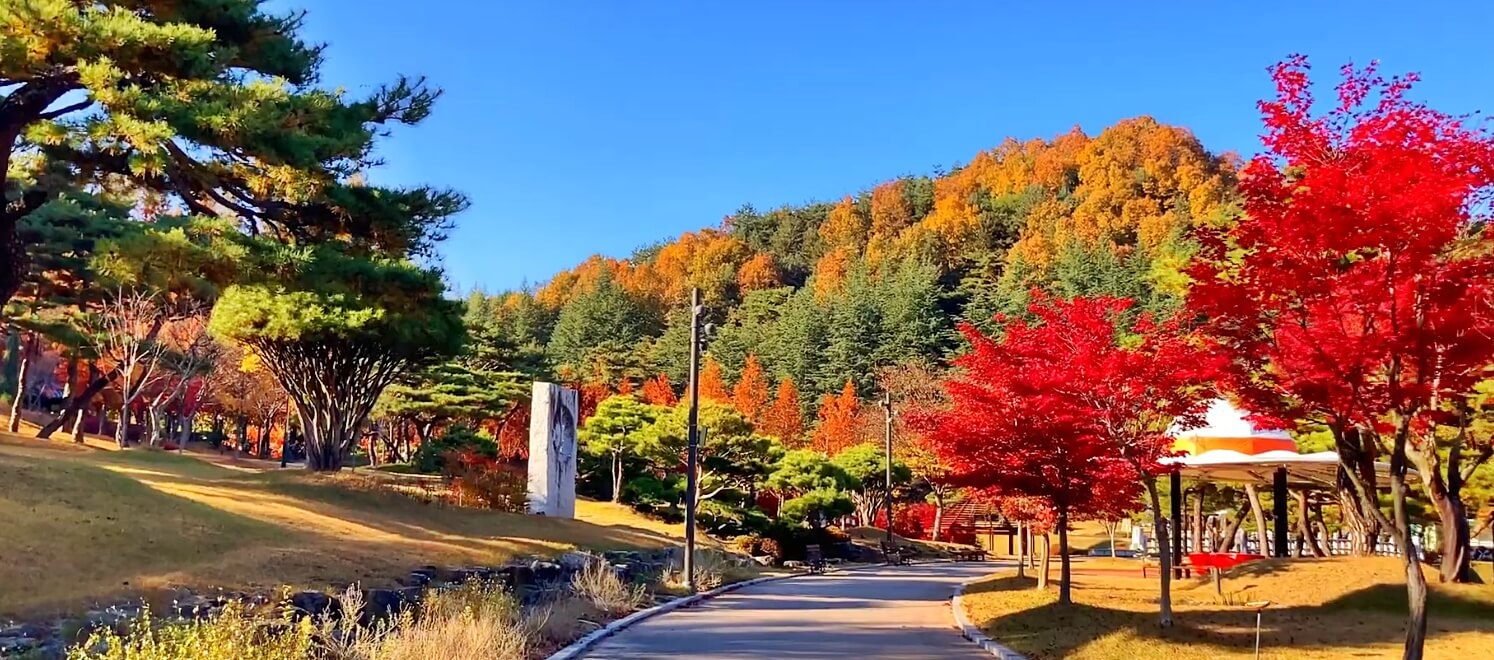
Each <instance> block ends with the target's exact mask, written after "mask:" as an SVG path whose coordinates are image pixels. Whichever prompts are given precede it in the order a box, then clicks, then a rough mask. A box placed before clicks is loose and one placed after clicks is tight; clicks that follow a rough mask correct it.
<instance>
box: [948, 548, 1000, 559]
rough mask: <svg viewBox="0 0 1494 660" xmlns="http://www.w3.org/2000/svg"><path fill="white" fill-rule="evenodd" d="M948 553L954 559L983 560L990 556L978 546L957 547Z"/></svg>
mask: <svg viewBox="0 0 1494 660" xmlns="http://www.w3.org/2000/svg"><path fill="white" fill-rule="evenodd" d="M949 554H950V556H951V557H952V558H953V559H954V560H955V561H985V560H987V559H990V558H991V555H990V553H988V552H986V549H985V548H980V547H970V548H958V549H956V550H953V551H951V552H950V553H949Z"/></svg>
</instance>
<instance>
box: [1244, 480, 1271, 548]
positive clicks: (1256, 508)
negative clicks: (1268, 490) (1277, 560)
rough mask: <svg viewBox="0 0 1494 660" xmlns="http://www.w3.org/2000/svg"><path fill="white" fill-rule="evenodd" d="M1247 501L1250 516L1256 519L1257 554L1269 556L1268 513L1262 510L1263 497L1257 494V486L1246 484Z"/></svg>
mask: <svg viewBox="0 0 1494 660" xmlns="http://www.w3.org/2000/svg"><path fill="white" fill-rule="evenodd" d="M1245 499H1246V500H1248V501H1249V503H1250V515H1251V516H1252V517H1253V518H1255V536H1256V539H1257V541H1256V549H1255V551H1256V553H1257V554H1260V555H1267V556H1269V555H1270V554H1271V553H1269V552H1266V511H1265V509H1262V508H1261V495H1260V493H1258V492H1256V490H1255V484H1245Z"/></svg>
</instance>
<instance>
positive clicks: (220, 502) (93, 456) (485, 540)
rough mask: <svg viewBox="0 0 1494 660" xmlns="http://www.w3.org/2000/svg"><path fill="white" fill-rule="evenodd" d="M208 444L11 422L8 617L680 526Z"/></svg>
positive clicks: (345, 577) (362, 574) (671, 539)
mask: <svg viewBox="0 0 1494 660" xmlns="http://www.w3.org/2000/svg"><path fill="white" fill-rule="evenodd" d="M202 458H203V457H200V456H197V455H194V454H193V453H191V452H189V453H188V454H187V455H185V456H183V455H179V454H175V453H167V452H161V451H149V450H130V451H101V450H99V449H93V448H89V447H84V446H78V445H74V444H73V443H71V442H70V441H63V442H38V441H35V440H32V439H30V438H25V437H21V436H15V435H10V434H0V484H4V487H3V488H0V529H3V530H5V533H3V534H0V617H6V616H22V615H25V616H41V615H50V614H57V613H65V612H71V611H77V610H79V609H81V608H84V607H86V606H88V605H90V604H91V603H94V602H100V601H103V602H108V601H110V600H118V599H121V598H125V597H131V596H135V595H143V596H148V597H150V596H153V595H158V594H161V593H163V592H164V591H165V590H167V589H168V588H171V587H188V588H194V589H207V588H213V587H222V588H226V589H244V588H254V589H270V588H274V587H276V586H278V585H282V584H290V585H294V586H297V587H308V588H326V587H331V586H338V587H340V586H342V585H345V584H347V583H349V582H352V581H362V582H363V583H365V585H366V586H380V585H381V584H383V583H386V582H389V581H391V580H392V579H395V578H398V577H401V576H403V575H404V574H405V572H407V571H408V570H409V569H411V568H414V567H417V566H421V565H425V564H447V565H467V564H498V563H501V562H503V561H505V560H507V559H510V558H512V557H514V556H518V555H525V554H550V553H554V552H558V551H561V550H565V549H570V548H574V547H582V548H593V549H612V548H649V547H660V546H663V545H666V544H672V543H676V542H677V541H676V538H677V537H678V536H679V535H680V533H681V530H682V527H681V526H679V525H668V524H665V523H662V522H658V521H654V520H650V519H647V518H644V517H642V516H639V515H637V514H636V513H633V512H632V511H631V510H629V509H627V508H626V507H622V506H618V505H613V504H607V503H598V502H580V503H578V511H577V514H578V518H579V519H578V520H562V519H556V518H545V517H541V516H526V515H518V514H505V513H497V512H489V511H478V510H472V509H457V508H450V507H443V506H435V505H430V504H424V503H422V502H420V501H417V500H415V499H411V498H408V497H404V496H401V495H398V494H395V493H390V492H386V491H382V490H371V489H366V488H360V487H359V477H357V476H356V475H346V474H343V475H335V476H321V475H310V474H305V473H303V472H301V471H300V470H279V469H278V467H270V465H272V464H270V463H268V462H257V463H260V464H261V465H262V466H264V467H260V466H256V465H254V464H250V463H244V462H242V461H239V462H238V463H237V464H233V465H226V464H224V463H229V462H231V461H228V460H226V459H217V457H213V458H214V459H215V460H212V461H209V460H202ZM360 472H362V471H360Z"/></svg>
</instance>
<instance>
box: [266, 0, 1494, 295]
mask: <svg viewBox="0 0 1494 660" xmlns="http://www.w3.org/2000/svg"><path fill="white" fill-rule="evenodd" d="M1299 5H1300V6H1299ZM1309 5H1310V6H1311V7H1310V8H1308V7H1307V6H1309ZM271 7H272V8H276V9H285V8H290V7H301V8H304V9H307V10H308V11H309V15H308V18H307V30H306V34H307V37H308V38H309V39H310V40H313V41H320V42H326V43H328V44H329V46H330V48H329V50H328V53H327V66H326V68H325V71H324V74H323V82H324V83H325V84H327V85H335V86H342V87H345V88H346V89H348V90H349V91H350V92H352V93H355V94H357V93H365V92H366V91H367V90H368V89H370V88H371V86H372V85H376V84H378V83H380V82H383V81H387V80H390V79H391V78H392V77H393V76H394V75H395V74H398V73H407V74H422V75H426V76H428V77H429V78H430V79H431V81H432V82H433V83H435V84H436V85H438V86H440V87H442V88H444V89H445V91H446V95H445V96H444V97H443V98H442V99H441V101H440V102H439V103H438V105H437V107H436V110H435V113H434V114H433V115H432V117H431V118H430V119H429V120H428V121H427V122H426V123H425V124H423V125H421V126H420V127H418V128H415V129H411V130H400V131H397V132H396V134H395V135H394V136H393V137H392V138H391V139H389V140H387V141H386V142H385V143H384V145H383V146H382V147H381V149H380V153H381V155H382V156H383V157H385V158H386V159H387V160H388V165H386V166H385V167H383V168H382V169H381V170H379V171H377V172H375V173H373V174H372V178H373V179H374V180H375V181H378V182H381V183H388V184H415V183H431V184H436V185H442V186H449V187H452V188H456V189H458V190H460V191H462V192H464V193H466V194H467V195H468V196H469V197H471V200H472V207H471V209H470V210H468V211H467V212H466V213H464V214H463V215H462V216H461V217H460V218H459V219H458V222H459V225H460V226H459V229H458V230H457V231H456V233H455V234H454V235H453V237H452V239H451V240H450V241H449V242H448V243H447V244H446V245H445V246H444V247H443V253H444V255H445V256H444V259H443V265H444V267H445V268H446V271H447V275H448V279H449V280H450V282H451V283H452V285H453V287H454V288H456V289H457V290H459V291H466V290H468V289H470V288H472V287H473V286H480V287H482V288H485V289H487V290H489V291H494V290H501V289H505V288H510V287H514V286H517V285H519V284H520V283H521V282H523V281H526V280H527V281H530V282H542V281H544V280H546V279H548V278H549V277H550V276H551V275H552V274H554V273H555V272H556V271H557V270H560V269H563V268H566V267H569V266H571V265H573V264H575V263H576V262H578V261H580V260H582V259H584V258H585V257H587V256H588V255H591V254H594V253H602V254H609V255H615V256H624V255H626V254H628V253H629V252H631V250H632V249H633V248H634V247H637V246H639V245H642V244H645V243H649V242H653V241H656V240H659V239H663V238H667V237H672V236H674V235H676V234H678V233H679V232H681V231H684V230H688V229H696V228H699V227H702V226H710V225H715V224H717V223H718V222H719V221H720V220H721V218H722V217H723V216H724V215H726V214H728V213H730V212H731V211H733V210H735V209H736V208H737V207H739V206H740V205H742V204H743V203H747V202H750V203H752V204H753V205H755V206H757V207H758V208H759V209H766V208H772V207H776V206H780V205H783V204H799V203H803V202H808V201H815V200H826V199H835V198H838V197H840V196H841V195H844V194H846V193H851V192H856V191H859V190H862V189H865V188H868V187H870V186H871V185H873V184H875V183H877V182H879V181H883V180H886V179H890V178H892V177H895V176H898V175H901V174H908V173H927V172H929V171H931V170H932V169H933V168H934V166H936V165H950V164H954V163H958V162H962V161H965V160H968V159H969V158H970V157H971V156H972V155H974V154H975V153H976V152H977V151H979V150H981V149H986V148H989V147H992V146H994V145H996V144H997V143H999V142H1000V141H1001V140H1002V139H1003V138H1004V137H1006V136H1016V137H1019V138H1024V139H1025V138H1031V137H1052V136H1054V135H1056V134H1058V133H1061V132H1063V131H1066V130H1067V129H1068V128H1070V127H1071V126H1074V125H1076V124H1077V125H1080V126H1082V127H1083V128H1084V129H1085V130H1086V131H1087V132H1090V133H1091V134H1093V133H1096V132H1098V131H1099V130H1100V129H1102V128H1103V127H1105V126H1106V125H1108V124H1110V123H1113V122H1114V121H1116V120H1118V119H1122V118H1125V117H1131V116H1135V115H1140V114H1150V115H1153V116H1155V117H1157V118H1158V119H1159V120H1161V121H1164V122H1167V123H1173V124H1179V125H1183V126H1187V127H1188V128H1190V129H1192V130H1193V131H1194V133H1195V134H1197V135H1198V136H1199V138H1200V139H1202V140H1203V142H1204V144H1205V145H1207V146H1208V147H1209V148H1210V149H1212V150H1214V151H1226V150H1234V151H1238V152H1240V153H1242V154H1250V153H1254V152H1255V151H1256V148H1257V144H1258V143H1257V140H1256V136H1257V135H1258V133H1259V130H1258V121H1257V116H1256V114H1255V106H1254V102H1255V101H1256V100H1257V99H1260V98H1262V97H1263V96H1266V95H1268V94H1270V92H1271V84H1270V81H1269V79H1268V78H1267V75H1266V72H1265V67H1266V66H1267V65H1269V64H1270V63H1272V62H1274V61H1276V60H1278V59H1280V58H1282V57H1283V56H1285V55H1287V54H1289V53H1293V52H1301V53H1304V54H1307V55H1308V56H1309V57H1311V58H1312V60H1313V62H1314V64H1315V66H1316V69H1315V72H1316V74H1317V78H1318V79H1319V80H1331V79H1332V76H1334V75H1336V74H1335V72H1336V70H1337V67H1338V66H1339V65H1341V64H1343V63H1345V62H1349V61H1354V62H1356V63H1363V62H1367V61H1368V60H1370V59H1379V60H1381V62H1382V67H1383V69H1384V70H1385V71H1386V72H1391V73H1399V72H1404V71H1419V72H1421V74H1422V75H1423V77H1424V82H1423V83H1422V84H1421V85H1420V86H1419V87H1418V92H1417V96H1419V97H1420V98H1422V99H1425V100H1427V101H1429V102H1431V103H1432V104H1433V105H1435V106H1437V107H1438V108H1440V109H1442V110H1445V111H1448V112H1454V113H1467V112H1472V111H1475V110H1478V109H1486V110H1491V111H1494V40H1491V39H1489V37H1488V34H1487V30H1488V27H1489V26H1490V25H1494V3H1488V2H1472V1H1468V2H1460V3H1451V2H1440V1H1429V0H1423V1H1418V2H1412V3H1405V2H1383V1H1380V2H1363V1H1361V2H1267V1H1262V0H1251V1H1249V2H1238V1H1235V2H1222V1H1221V2H1211V1H1207V0H1199V1H1196V2H1183V1H1178V2H1087V1H1070V2H1062V3H1048V2H1020V3H1019V2H995V1H991V2H976V1H974V0H969V1H954V0H931V1H929V2H913V1H911V0H905V1H902V2H893V1H890V0H889V1H879V0H865V1H860V2H852V1H850V0H846V1H841V2H830V1H823V2H769V1H757V2H745V1H743V2H686V1H678V2H645V1H638V2H632V1H625V0H615V1H602V0H596V1H593V2H563V1H558V0H554V1H546V0H532V1H530V2H522V3H520V2H508V1H495V2H488V1H481V0H423V1H422V2H410V1H409V0H359V1H357V2H354V1H352V0H274V1H273V2H272V3H271ZM1320 97H1325V98H1329V97H1326V96H1325V95H1321V94H1320Z"/></svg>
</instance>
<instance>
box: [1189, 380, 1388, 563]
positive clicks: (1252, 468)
mask: <svg viewBox="0 0 1494 660" xmlns="http://www.w3.org/2000/svg"><path fill="white" fill-rule="evenodd" d="M1204 419H1205V424H1204V426H1203V427H1201V428H1197V429H1187V430H1183V429H1178V428H1174V429H1170V430H1169V431H1168V434H1169V435H1171V436H1173V437H1174V438H1175V439H1176V440H1175V442H1174V445H1173V448H1174V450H1176V451H1178V452H1182V454H1181V455H1179V456H1176V457H1174V458H1169V459H1164V460H1163V463H1164V464H1166V465H1171V466H1172V468H1173V469H1172V470H1171V472H1170V477H1171V485H1172V496H1171V498H1170V499H1171V502H1170V504H1171V508H1172V511H1171V514H1172V519H1173V521H1174V529H1175V533H1173V534H1172V554H1173V557H1177V558H1181V557H1182V556H1183V534H1182V520H1183V499H1184V495H1183V486H1182V480H1183V477H1189V478H1193V479H1199V480H1203V481H1210V482H1215V483H1231V484H1249V485H1267V484H1269V485H1270V486H1271V489H1272V490H1271V492H1272V504H1273V507H1272V509H1273V510H1272V518H1273V521H1272V534H1271V536H1272V544H1271V553H1270V556H1273V557H1286V556H1288V550H1289V549H1288V529H1287V498H1288V490H1289V489H1291V488H1296V489H1299V490H1328V491H1337V490H1338V470H1339V460H1338V452H1334V451H1321V452H1315V453H1310V454H1303V453H1300V452H1299V451H1298V450H1297V442H1296V441H1295V440H1293V439H1292V436H1291V435H1290V434H1288V433H1287V432H1286V431H1284V430H1278V429H1264V428H1260V427H1258V426H1256V425H1255V424H1254V423H1252V422H1251V421H1250V420H1249V419H1248V415H1247V414H1246V413H1245V412H1244V411H1241V410H1240V409H1238V408H1236V407H1235V406H1234V405H1232V404H1230V403H1229V402H1228V401H1225V400H1223V399H1218V400H1215V401H1214V402H1213V403H1211V404H1210V405H1209V410H1208V412H1207V413H1206V414H1205V418H1204ZM1375 469H1376V472H1378V473H1379V475H1380V477H1381V480H1380V482H1381V483H1385V482H1386V480H1388V478H1389V474H1390V466H1389V465H1386V464H1384V463H1376V464H1375ZM1411 476H1412V475H1408V478H1410V477H1411ZM1261 531H1262V536H1264V531H1265V530H1261ZM1200 547H1202V545H1200ZM1265 547H1266V545H1265V538H1262V539H1261V548H1262V554H1264V550H1265Z"/></svg>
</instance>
